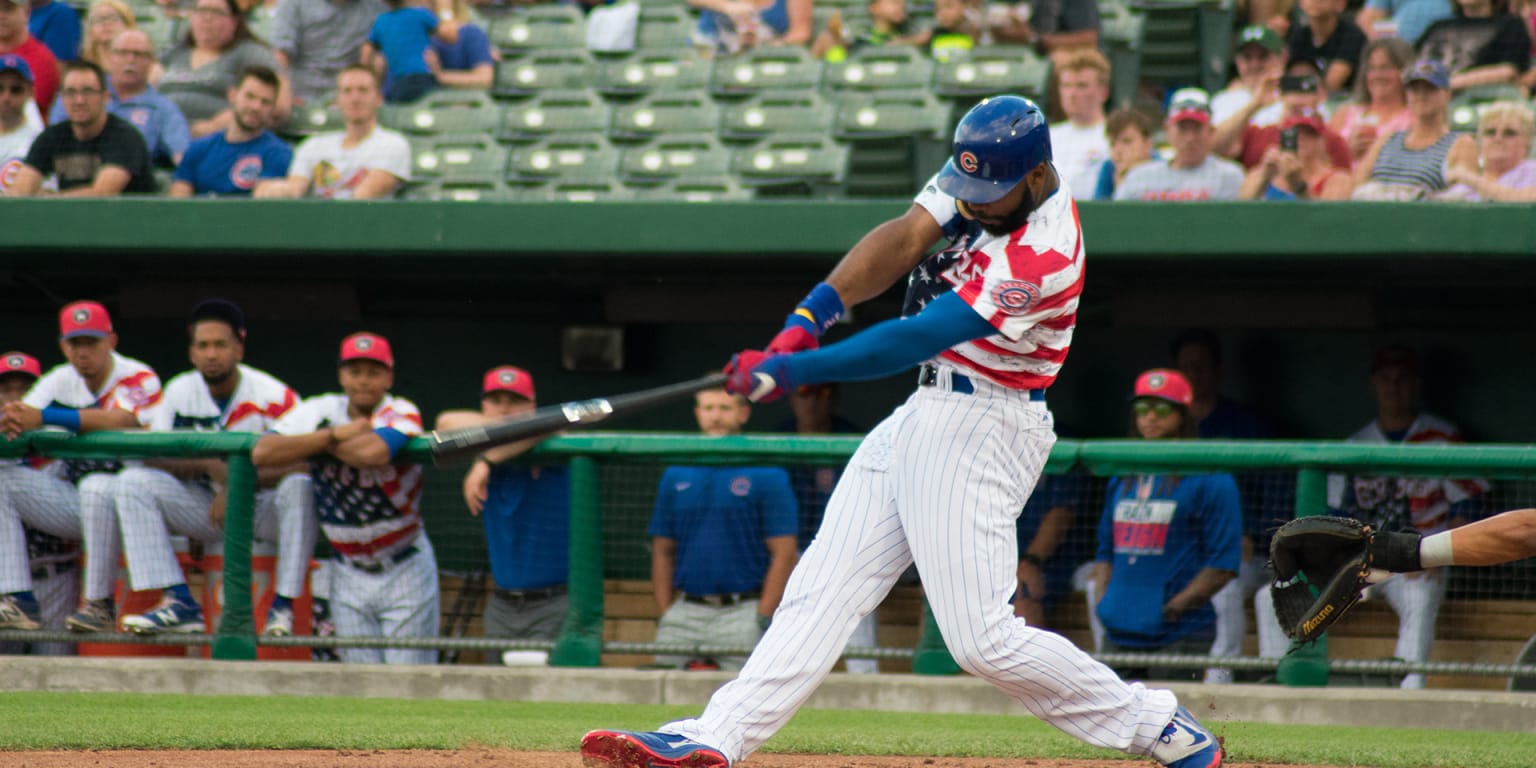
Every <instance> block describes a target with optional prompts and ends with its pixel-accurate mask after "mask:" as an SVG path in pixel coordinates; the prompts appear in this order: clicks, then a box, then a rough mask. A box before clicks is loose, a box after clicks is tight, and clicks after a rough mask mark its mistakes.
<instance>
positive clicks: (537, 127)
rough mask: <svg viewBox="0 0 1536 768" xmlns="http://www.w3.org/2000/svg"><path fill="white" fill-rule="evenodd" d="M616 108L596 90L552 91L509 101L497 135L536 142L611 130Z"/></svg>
mask: <svg viewBox="0 0 1536 768" xmlns="http://www.w3.org/2000/svg"><path fill="white" fill-rule="evenodd" d="M612 111H613V110H612V108H611V107H609V106H608V104H607V103H606V102H604V101H603V99H602V97H601V96H598V95H597V94H596V93H593V92H592V91H548V92H545V93H542V94H540V95H539V96H537V97H536V98H533V99H529V100H527V101H522V102H518V103H515V104H508V105H506V107H505V108H503V109H502V112H501V127H500V128H499V129H497V131H496V138H498V139H500V140H502V141H512V142H520V141H534V140H536V139H539V138H542V137H544V136H548V135H550V134H556V133H582V132H591V131H596V132H602V131H606V130H608V125H609V123H610V122H611V120H612V117H611V116H612Z"/></svg>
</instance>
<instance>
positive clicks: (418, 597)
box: [272, 393, 439, 664]
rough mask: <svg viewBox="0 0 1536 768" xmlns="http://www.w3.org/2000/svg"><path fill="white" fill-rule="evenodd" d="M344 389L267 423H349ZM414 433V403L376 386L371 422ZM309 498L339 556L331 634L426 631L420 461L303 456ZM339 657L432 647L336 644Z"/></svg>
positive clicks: (427, 655)
mask: <svg viewBox="0 0 1536 768" xmlns="http://www.w3.org/2000/svg"><path fill="white" fill-rule="evenodd" d="M351 421H352V419H351V417H349V416H348V415H347V396H346V395H343V394H335V393H333V394H326V395H317V396H315V397H311V398H307V399H306V400H304V402H302V403H299V405H298V406H297V407H295V408H294V409H293V410H292V411H289V412H288V415H286V416H284V417H283V418H282V419H281V420H279V421H278V423H277V424H276V425H274V426H273V427H272V431H273V432H276V433H278V434H280V435H301V434H305V433H309V432H314V431H316V430H319V429H323V428H325V427H326V426H327V425H333V424H334V425H343V424H347V423H350V422H351ZM386 427H387V428H390V429H394V430H396V431H398V432H400V433H401V434H404V435H407V436H414V435H419V434H421V412H420V411H419V410H417V408H416V405H415V403H412V402H411V401H409V400H406V399H404V398H400V397H395V396H394V395H385V396H384V400H383V401H382V402H380V403H379V406H378V407H377V408H375V409H374V412H373V428H374V429H382V428H386ZM310 466H311V469H312V477H313V479H314V494H313V496H312V501H313V504H314V509H315V510H316V511H317V512H318V513H319V517H320V527H321V529H322V530H324V531H325V536H326V538H327V539H328V540H329V541H330V543H331V548H332V549H334V550H335V551H336V554H337V556H338V558H339V559H340V560H341V562H340V563H339V564H336V565H335V566H333V567H332V568H331V569H330V572H331V617H332V619H333V620H334V622H335V624H336V635H337V636H338V637H344V636H378V635H383V636H387V637H436V636H437V632H438V618H439V615H438V582H437V558H436V557H435V555H434V554H433V552H432V542H430V541H428V540H427V532H426V529H425V528H423V527H422V524H421V508H420V502H421V466H420V465H418V464H393V465H389V466H386V467H382V468H374V469H355V468H353V467H351V466H348V465H346V464H343V463H341V462H339V461H337V460H336V459H335V458H334V457H332V456H330V455H329V454H320V455H318V456H316V457H315V458H313V459H311V460H310ZM341 658H342V660H343V661H349V662H373V663H377V662H384V663H387V664H434V663H436V662H437V651H435V650H430V649H428V650H409V649H402V648H387V649H376V648H346V649H342V651H341Z"/></svg>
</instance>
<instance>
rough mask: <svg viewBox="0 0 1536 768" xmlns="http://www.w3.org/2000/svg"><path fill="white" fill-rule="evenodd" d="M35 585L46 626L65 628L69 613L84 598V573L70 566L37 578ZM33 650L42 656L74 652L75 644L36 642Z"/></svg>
mask: <svg viewBox="0 0 1536 768" xmlns="http://www.w3.org/2000/svg"><path fill="white" fill-rule="evenodd" d="M32 589H33V590H34V591H35V592H36V593H37V605H38V608H39V609H40V611H41V614H42V622H43V628H44V629H49V630H53V631H55V632H61V631H63V630H64V619H65V617H67V616H69V614H70V613H71V612H73V611H74V610H75V604H76V603H78V602H79V600H80V574H78V573H76V572H75V570H74V569H73V568H69V569H68V570H65V571H64V572H63V573H60V574H58V575H55V576H48V577H45V578H41V579H36V580H34V581H33V583H32ZM32 653H33V654H35V655H38V656H73V655H75V644H74V643H33V644H32Z"/></svg>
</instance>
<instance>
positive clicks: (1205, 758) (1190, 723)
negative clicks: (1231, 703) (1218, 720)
mask: <svg viewBox="0 0 1536 768" xmlns="http://www.w3.org/2000/svg"><path fill="white" fill-rule="evenodd" d="M1157 741H1158V743H1157V746H1156V747H1153V749H1152V757H1153V758H1155V759H1156V760H1157V761H1158V762H1160V763H1162V764H1163V765H1165V766H1167V768H1221V757H1222V755H1221V741H1220V740H1219V739H1217V738H1216V735H1215V734H1213V733H1211V732H1210V731H1208V730H1206V729H1205V726H1203V725H1201V724H1200V721H1199V720H1196V719H1195V716H1194V715H1191V714H1190V713H1189V710H1187V709H1185V708H1183V707H1179V708H1178V709H1177V710H1176V711H1174V713H1173V719H1172V720H1170V721H1169V722H1168V726H1167V727H1166V728H1164V729H1163V735H1162V736H1160V737H1158V740H1157Z"/></svg>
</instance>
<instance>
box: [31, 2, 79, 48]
mask: <svg viewBox="0 0 1536 768" xmlns="http://www.w3.org/2000/svg"><path fill="white" fill-rule="evenodd" d="M23 2H25V0H23ZM31 5H32V15H30V16H28V17H27V34H29V35H31V36H33V37H35V38H37V40H38V42H40V43H42V44H43V45H46V46H48V51H49V52H50V53H52V54H53V57H54V58H55V59H58V60H59V63H60V64H64V63H66V62H70V61H74V60H75V59H78V58H80V14H79V13H77V12H76V11H75V9H74V8H73V7H71V6H70V5H69V4H67V3H58V2H54V0H42V2H37V0H33V1H32V4H31Z"/></svg>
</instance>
